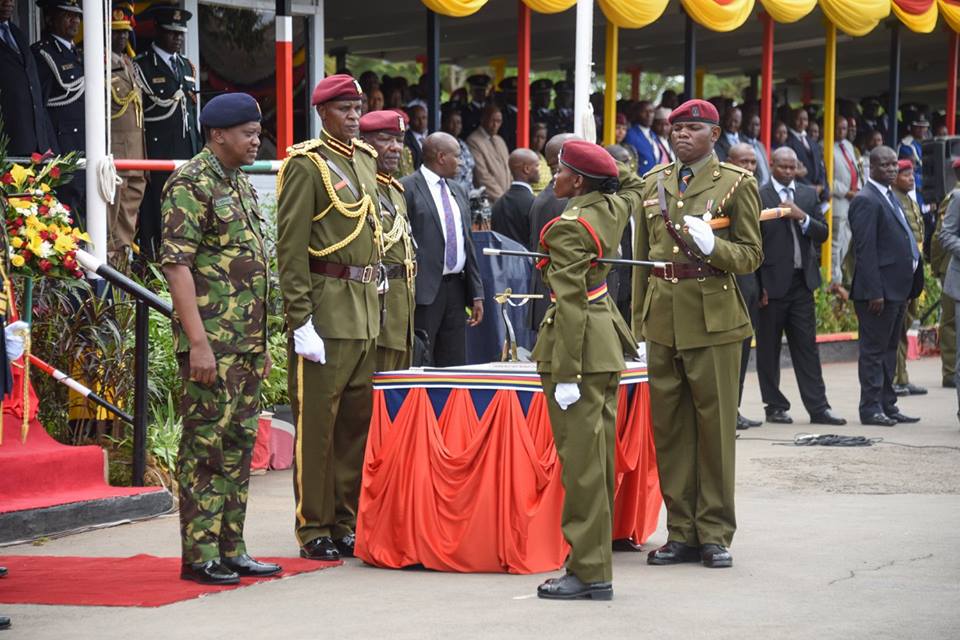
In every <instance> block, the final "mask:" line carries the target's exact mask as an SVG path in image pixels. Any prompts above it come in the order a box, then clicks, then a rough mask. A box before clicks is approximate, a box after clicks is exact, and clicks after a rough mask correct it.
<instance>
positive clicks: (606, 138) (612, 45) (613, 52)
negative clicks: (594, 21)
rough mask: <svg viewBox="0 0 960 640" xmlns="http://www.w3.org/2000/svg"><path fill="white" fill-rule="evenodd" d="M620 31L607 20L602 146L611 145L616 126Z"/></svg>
mask: <svg viewBox="0 0 960 640" xmlns="http://www.w3.org/2000/svg"><path fill="white" fill-rule="evenodd" d="M619 40H620V31H619V29H617V25H615V24H613V23H612V22H610V21H609V20H607V38H606V46H607V55H606V58H605V61H604V69H605V70H606V80H607V82H606V84H607V86H606V89H605V90H604V93H603V144H613V143H614V139H615V136H616V125H617V49H618V45H619Z"/></svg>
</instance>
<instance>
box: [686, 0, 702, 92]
mask: <svg viewBox="0 0 960 640" xmlns="http://www.w3.org/2000/svg"><path fill="white" fill-rule="evenodd" d="M684 16H686V23H685V24H684V30H683V92H684V93H685V94H687V100H690V99H691V98H698V97H699V96H698V95H696V87H695V85H694V83H695V82H696V77H697V32H696V30H695V29H694V23H693V18H691V17H690V14H689V13H686V12H684Z"/></svg>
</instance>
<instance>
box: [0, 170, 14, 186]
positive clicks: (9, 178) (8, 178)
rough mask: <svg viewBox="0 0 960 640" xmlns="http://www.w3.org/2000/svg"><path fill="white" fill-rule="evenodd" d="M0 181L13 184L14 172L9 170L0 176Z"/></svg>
mask: <svg viewBox="0 0 960 640" xmlns="http://www.w3.org/2000/svg"><path fill="white" fill-rule="evenodd" d="M0 182H2V183H3V184H13V174H12V173H10V172H9V171H7V172H6V173H5V174H3V176H2V177H0Z"/></svg>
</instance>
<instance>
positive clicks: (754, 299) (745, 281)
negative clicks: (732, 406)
mask: <svg viewBox="0 0 960 640" xmlns="http://www.w3.org/2000/svg"><path fill="white" fill-rule="evenodd" d="M736 278H737V286H738V287H739V288H740V295H742V296H743V301H744V302H745V303H747V311H748V312H749V313H750V325H751V326H752V327H753V332H754V333H756V332H757V322H758V315H757V314H758V311H759V310H760V309H759V307H758V306H757V305H758V304H759V302H760V285H759V283H758V282H757V274H755V273H748V274H747V275H744V276H737V277H736ZM628 322H629V321H628ZM752 343H753V336H751V337H749V338H747V339H746V340H744V341H743V347H742V348H741V349H740V395H738V396H737V405H738V406H739V404H740V402H742V401H743V381H744V380H746V379H747V365H748V364H749V363H750V346H751V344H752Z"/></svg>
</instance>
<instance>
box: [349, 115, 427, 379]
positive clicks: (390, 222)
mask: <svg viewBox="0 0 960 640" xmlns="http://www.w3.org/2000/svg"><path fill="white" fill-rule="evenodd" d="M405 128H406V125H405V123H404V120H403V118H402V117H401V116H400V115H399V114H398V113H397V112H396V111H372V112H370V113H367V114H365V115H364V116H363V117H362V118H360V132H361V134H362V136H363V140H364V142H366V143H367V144H369V145H370V146H372V147H373V148H374V149H376V151H377V188H378V195H379V198H380V220H381V223H380V224H381V226H382V227H383V265H384V269H385V270H386V276H387V280H388V282H389V288H388V289H387V292H386V294H385V295H384V300H383V303H384V320H383V326H381V327H380V335H379V336H378V337H377V371H395V370H397V369H406V368H407V367H409V366H410V360H411V357H412V354H413V311H414V309H415V308H416V303H415V302H414V294H413V284H414V278H415V277H416V274H417V270H416V255H414V251H413V238H412V237H411V235H410V220H409V219H408V218H407V201H406V200H405V199H404V197H403V185H401V184H400V181H399V180H397V179H396V178H394V177H393V173H394V171H396V169H397V163H398V161H399V157H400V156H399V154H400V153H401V150H402V149H403V148H404V146H403V135H404V134H403V132H404V129H405Z"/></svg>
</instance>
